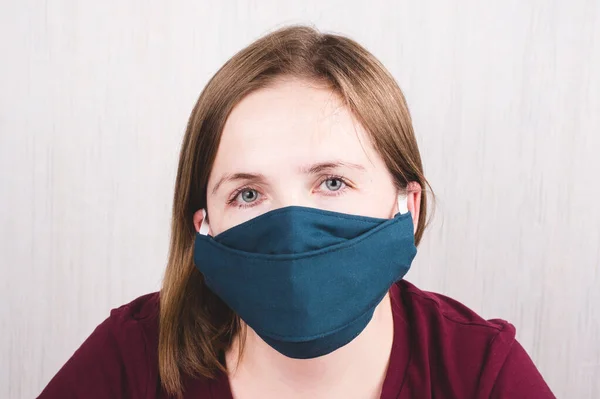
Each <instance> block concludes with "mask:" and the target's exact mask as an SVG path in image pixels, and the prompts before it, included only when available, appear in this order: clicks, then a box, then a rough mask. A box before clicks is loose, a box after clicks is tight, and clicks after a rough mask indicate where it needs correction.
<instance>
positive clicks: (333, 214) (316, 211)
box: [215, 207, 390, 238]
mask: <svg viewBox="0 0 600 399" xmlns="http://www.w3.org/2000/svg"><path fill="white" fill-rule="evenodd" d="M290 210H292V209H290V208H289V207H286V208H280V209H276V210H274V211H272V212H270V213H267V214H263V215H260V216H257V217H256V218H254V219H251V220H248V221H246V222H244V223H242V224H239V225H237V226H233V227H232V228H231V229H229V230H225V231H224V232H222V233H220V234H217V235H216V236H215V238H218V237H223V236H227V235H229V234H228V233H229V232H230V231H231V230H233V229H237V228H238V227H242V226H243V227H251V226H254V225H255V224H256V223H259V222H262V221H265V220H269V219H271V218H273V217H275V216H277V215H280V214H282V213H286V212H289V211H290ZM293 210H295V211H296V212H301V213H308V214H317V215H327V216H329V217H333V218H336V219H342V220H359V221H361V222H364V223H369V224H379V223H383V222H385V221H386V220H390V219H379V218H370V219H373V220H365V219H364V218H369V217H368V216H359V215H345V214H337V213H336V212H330V211H325V210H323V209H317V208H301V207H293Z"/></svg>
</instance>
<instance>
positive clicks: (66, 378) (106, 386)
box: [40, 293, 159, 398]
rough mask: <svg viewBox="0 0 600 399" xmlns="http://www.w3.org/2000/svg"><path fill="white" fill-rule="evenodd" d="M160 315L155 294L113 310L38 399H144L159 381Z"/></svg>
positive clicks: (157, 297)
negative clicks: (123, 398) (102, 398)
mask: <svg viewBox="0 0 600 399" xmlns="http://www.w3.org/2000/svg"><path fill="white" fill-rule="evenodd" d="M158 314H159V294H158V293H151V294H147V295H144V296H141V297H139V298H137V299H135V300H133V301H131V302H130V303H127V304H125V305H123V306H120V307H118V308H116V309H113V310H112V311H111V312H110V316H109V317H108V318H107V319H106V320H104V321H103V322H102V323H101V324H100V325H98V326H97V327H96V328H95V330H94V331H93V332H92V333H91V335H90V336H89V337H88V338H87V339H86V340H85V341H84V342H83V344H82V345H81V346H80V347H79V348H78V349H77V350H76V351H75V353H74V354H73V355H72V356H71V358H70V359H69V360H68V361H67V362H66V363H65V364H64V366H63V367H62V368H61V369H60V370H59V371H58V373H57V374H56V375H55V376H54V377H53V378H52V380H51V381H50V383H49V384H48V385H47V386H46V388H45V389H44V391H43V392H42V393H41V395H40V398H54V397H85V398H101V397H113V398H120V397H131V396H133V397H145V395H146V393H147V392H148V390H149V389H154V387H155V386H156V381H157V378H158V367H157V364H158V358H157V348H158Z"/></svg>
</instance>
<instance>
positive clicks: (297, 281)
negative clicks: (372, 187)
mask: <svg viewBox="0 0 600 399" xmlns="http://www.w3.org/2000/svg"><path fill="white" fill-rule="evenodd" d="M404 203H405V200H404ZM206 230H207V229H206V227H202V228H201V229H200V232H199V233H198V234H197V235H196V241H195V245H194V263H195V265H196V267H197V268H198V269H199V270H200V272H201V273H202V274H203V275H204V278H205V280H206V284H207V286H208V287H209V288H210V289H211V290H212V291H213V292H214V293H215V294H216V295H218V296H219V297H220V298H221V299H222V300H223V301H224V302H225V303H226V304H227V305H228V306H229V307H230V308H231V309H232V310H233V311H235V312H236V313H237V314H238V315H239V316H240V317H241V319H242V320H243V321H244V322H245V323H247V324H248V325H249V326H250V327H251V328H252V329H253V330H254V331H256V333H257V334H258V335H259V336H260V337H261V338H262V339H263V340H264V341H265V342H266V343H267V344H269V345H270V346H271V347H273V348H274V349H276V350H277V351H278V352H280V353H282V354H283V355H285V356H288V357H291V358H298V359H308V358H314V357H318V356H323V355H326V354H328V353H331V352H333V351H334V350H336V349H338V348H340V347H342V346H344V345H346V344H347V343H349V342H350V341H352V340H353V339H354V338H355V337H356V336H358V335H359V334H360V333H361V332H362V331H363V330H364V328H365V327H366V326H367V324H368V323H369V321H370V320H371V318H372V316H373V312H374V310H375V308H376V306H377V305H378V304H379V303H380V302H381V300H382V299H383V298H384V296H385V295H386V293H387V292H388V290H389V289H390V287H391V286H392V284H393V283H394V282H396V281H397V280H400V279H401V278H402V277H403V276H404V275H405V274H406V272H407V271H408V269H409V268H410V265H411V262H412V260H413V258H414V257H415V255H416V251H417V250H416V247H415V244H414V226H413V222H412V216H411V214H410V213H408V212H406V213H400V212H399V213H398V214H396V216H395V217H394V218H393V219H378V218H371V217H364V216H354V215H347V214H343V213H336V212H329V211H324V210H319V209H314V208H305V207H299V206H291V207H286V208H280V209H276V210H274V211H271V212H268V213H265V214H263V215H260V216H258V217H256V218H254V219H252V220H249V221H247V222H245V223H242V224H240V225H237V226H235V227H233V228H231V229H229V230H226V231H225V232H223V233H221V234H219V235H217V236H215V237H211V236H207V235H205V234H206Z"/></svg>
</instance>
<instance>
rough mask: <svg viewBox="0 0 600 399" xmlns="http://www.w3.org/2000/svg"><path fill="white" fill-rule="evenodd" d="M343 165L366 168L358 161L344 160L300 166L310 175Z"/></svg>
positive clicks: (362, 169) (359, 168) (358, 168)
mask: <svg viewBox="0 0 600 399" xmlns="http://www.w3.org/2000/svg"><path fill="white" fill-rule="evenodd" d="M343 167H347V168H352V169H357V170H361V171H364V170H366V169H365V167H364V166H362V165H359V164H356V163H351V162H344V161H331V162H320V163H316V164H314V165H310V166H308V167H306V166H303V167H300V172H302V173H305V174H309V175H314V174H317V173H321V172H323V171H326V170H331V169H337V168H343Z"/></svg>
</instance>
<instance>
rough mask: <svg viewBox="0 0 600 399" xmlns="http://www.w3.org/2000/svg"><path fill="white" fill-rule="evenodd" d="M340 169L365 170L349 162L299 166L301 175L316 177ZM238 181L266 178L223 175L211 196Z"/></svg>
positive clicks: (262, 176) (259, 175)
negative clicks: (227, 184)
mask: <svg viewBox="0 0 600 399" xmlns="http://www.w3.org/2000/svg"><path fill="white" fill-rule="evenodd" d="M342 167H347V168H351V169H356V170H360V171H365V170H366V168H365V167H364V166H362V165H359V164H355V163H351V162H344V161H330V162H319V163H316V164H313V165H308V166H301V167H300V168H299V170H300V172H301V173H304V174H309V175H316V174H318V173H322V172H324V171H327V170H333V169H337V168H342ZM239 180H246V181H255V182H256V181H265V180H266V178H265V176H264V175H263V174H261V173H226V174H224V175H223V177H221V179H219V181H218V182H217V184H215V186H214V188H213V189H212V193H213V195H214V194H215V193H216V192H217V190H218V189H219V187H221V185H223V184H224V183H229V182H234V181H239Z"/></svg>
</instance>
